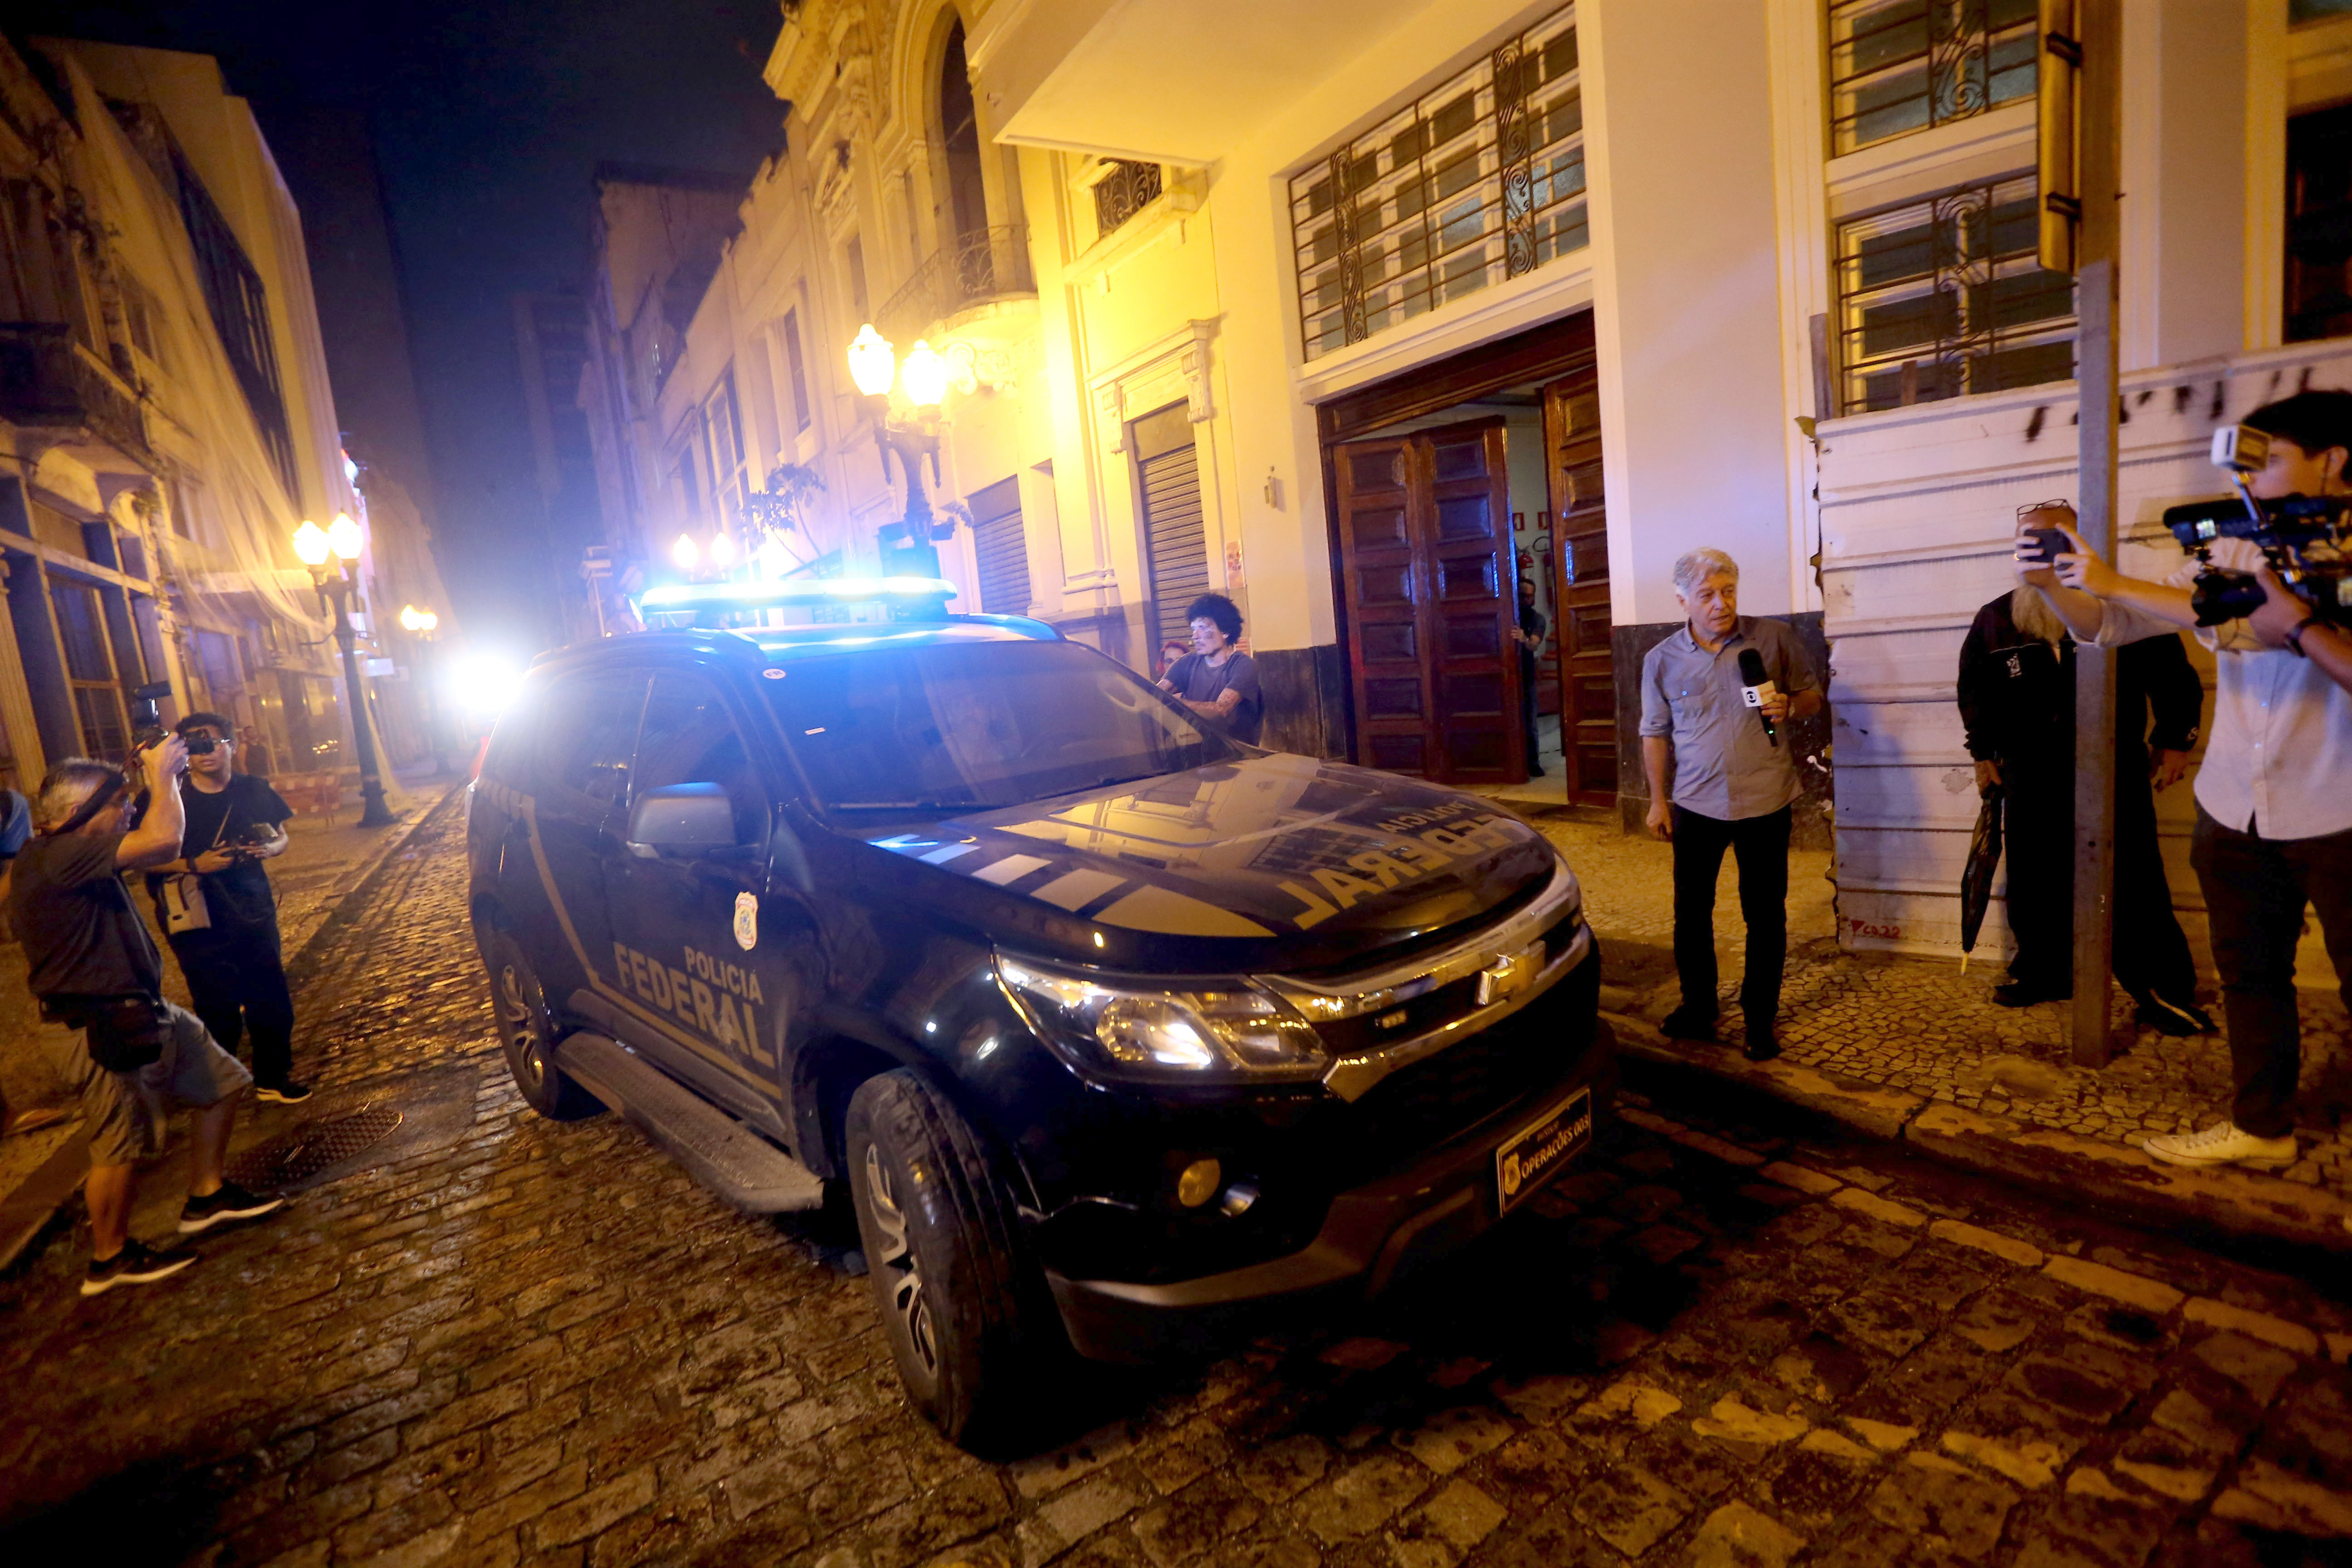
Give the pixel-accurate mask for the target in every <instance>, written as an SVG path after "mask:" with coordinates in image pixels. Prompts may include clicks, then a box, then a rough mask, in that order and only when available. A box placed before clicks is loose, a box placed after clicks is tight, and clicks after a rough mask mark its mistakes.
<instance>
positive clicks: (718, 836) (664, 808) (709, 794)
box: [628, 784, 736, 860]
mask: <svg viewBox="0 0 2352 1568" xmlns="http://www.w3.org/2000/svg"><path fill="white" fill-rule="evenodd" d="M735 844H736V837H735V803H734V802H733V801H732V800H730V799H729V798H728V795H727V791H726V790H725V789H724V788H723V787H721V786H720V785H718V784H664V785H663V786H662V787H661V788H659V789H649V790H647V791H646V792H645V793H644V794H643V795H639V796H638V797H637V798H636V801H635V804H634V805H631V806H630V807H629V837H628V845H629V853H630V854H632V855H635V856H636V857H638V858H641V859H646V860H651V859H654V858H657V857H659V856H663V855H708V854H710V853H711V852H713V851H715V850H720V849H732V848H734V847H735Z"/></svg>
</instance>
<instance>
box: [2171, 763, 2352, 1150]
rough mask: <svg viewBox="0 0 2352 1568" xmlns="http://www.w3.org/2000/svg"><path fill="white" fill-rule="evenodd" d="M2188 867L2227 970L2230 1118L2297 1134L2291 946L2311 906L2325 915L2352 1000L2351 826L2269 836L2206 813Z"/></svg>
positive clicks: (2257, 1131) (2265, 1130)
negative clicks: (2317, 833) (2310, 834)
mask: <svg viewBox="0 0 2352 1568" xmlns="http://www.w3.org/2000/svg"><path fill="white" fill-rule="evenodd" d="M2254 826H2256V827H2260V826H2262V825H2261V824H2260V823H2256V824H2255V825H2254ZM2189 863H2190V864H2191V865H2193V866H2195V867H2196V868H2197V881H2198V884H2199V885H2200V887H2202V888H2203V889H2205V910H2206V918H2207V919H2208V920H2209V921H2210V923H2211V927H2212V936H2213V965H2214V967H2215V968H2217V969H2219V970H2220V971H2221V1009H2222V1014H2223V1016H2224V1017H2225V1019H2226V1020H2227V1022H2228V1025H2229V1030H2230V1065H2231V1069H2232V1072H2233V1076H2234V1077H2235V1078H2236V1079H2237V1100H2236V1103H2235V1105H2234V1106H2233V1107H2232V1109H2231V1115H2230V1120H2231V1121H2234V1122H2236V1123H2237V1124H2238V1130H2239V1131H2242V1132H2251V1133H2252V1134H2253V1135H2254V1136H2256V1137H2257V1138H2284V1137H2285V1136H2286V1135H2287V1134H2288V1133H2290V1132H2292V1131H2294V1086H2295V1079H2297V1078H2298V1077H2299V1076H2300V1075H2301V1073H2302V1071H2303V1033H2302V1026H2301V1024H2300V1022H2299V1021H2298V1020H2297V1018H2296V1016H2295V1005H2294V949H2295V943H2296V942H2299V941H2300V940H2301V939H2302V937H2303V910H2304V905H2305V904H2306V903H2308V904H2310V905H2311V906H2312V907H2313V908H2314V909H2315V910H2318V912H2319V929H2320V932H2321V934H2322V936H2323V937H2324V939H2325V940H2326V943H2327V956H2328V957H2329V958H2330V959H2331V960H2333V961H2334V963H2335V964H2336V975H2337V978H2338V980H2339V982H2340V984H2341V987H2342V992H2343V995H2344V1000H2345V1003H2346V1005H2347V1006H2352V830H2347V831H2345V832H2342V833H2330V834H2327V835H2325V836H2324V837H2317V838H2262V837H2256V836H2255V835H2254V834H2252V833H2241V832H2239V831H2238V830H2237V829H2235V828H2233V827H2224V826H2221V824H2220V823H2219V822H2216V821H2214V820H2213V818H2212V817H2210V816H2207V815H2206V814H2205V812H2204V811H2203V810H2202V809H2200V810H2199V812H2198V813H2197V838H2196V842H2195V844H2194V846H2193V847H2191V850H2190V859H2189Z"/></svg>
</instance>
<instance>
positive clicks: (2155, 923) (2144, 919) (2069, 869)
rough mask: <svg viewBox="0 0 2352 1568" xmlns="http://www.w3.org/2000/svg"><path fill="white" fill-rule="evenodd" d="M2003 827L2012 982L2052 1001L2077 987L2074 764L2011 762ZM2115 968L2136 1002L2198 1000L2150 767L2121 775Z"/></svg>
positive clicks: (2127, 767) (2006, 764)
mask: <svg viewBox="0 0 2352 1568" xmlns="http://www.w3.org/2000/svg"><path fill="white" fill-rule="evenodd" d="M2001 777H2002V779H2003V781H2004V782H2005V784H2006V786H2007V795H2008V801H2007V804H2006V805H2004V807H2003V808H2002V813H2001V826H2002V827H2003V829H2004V831H2005V835H2006V849H2007V853H2008V856H2009V930H2010V934H2011V935H2012V936H2014V937H2016V938H2017V956H2016V957H2015V958H2013V959H2011V961H2010V964H2009V975H2010V978H2011V979H2012V980H2015V981H2018V982H2020V983H2021V984H2025V985H2029V986H2031V987H2032V988H2033V989H2034V990H2036V991H2044V992H2048V993H2049V994H2052V995H2054V996H2064V995H2070V994H2073V992H2074V757H2073V756H2072V755H2071V754H2069V755H2068V756H2067V757H2065V758H2064V759H2063V763H2034V762H2032V761H2030V760H2014V761H2012V760H2006V759H2005V760H2004V761H2003V762H2002V763H2001ZM2115 856H2116V895H2115V903H2114V905H2113V908H2114V911H2115V914H2114V922H2115V948H2114V951H2115V959H2114V964H2115V972H2116V982H2117V984H2121V985H2122V986H2123V988H2124V989H2125V990H2126V991H2127V992H2129V993H2130V994H2131V995H2132V998H2133V1000H2135V1001H2138V1002H2143V1003H2144V1002H2146V1001H2147V1000H2148V999H2149V998H2150V997H2151V996H2162V997H2163V998H2165V1000H2167V1001H2168V1002H2179V1003H2189V1002H2194V1001H2195V1000H2196V999H2197V961H2196V959H2195V958H2194V957H2192V956H2191V955H2190V953H2189V938H2188V937H2187V936H2186V935H2185V934H2183V933H2182V931H2181V930H2180V921H2179V917H2178V916H2176V915H2175V914H2174V913H2173V912H2172V888H2171V884H2170V883H2169V882H2168V880H2167V879H2166V878H2165V875H2164V856H2163V853H2162V852H2161V851H2160V850H2159V849H2158V847H2157V841H2156V793H2155V791H2154V790H2153V789H2152V788H2150V787H2149V784H2148V782H2147V759H2146V757H2145V756H2144V755H2143V756H2141V757H2139V758H2137V759H2134V758H2130V757H2125V758H2122V759H2119V760H2118V762H2117V763H2116V847H2115Z"/></svg>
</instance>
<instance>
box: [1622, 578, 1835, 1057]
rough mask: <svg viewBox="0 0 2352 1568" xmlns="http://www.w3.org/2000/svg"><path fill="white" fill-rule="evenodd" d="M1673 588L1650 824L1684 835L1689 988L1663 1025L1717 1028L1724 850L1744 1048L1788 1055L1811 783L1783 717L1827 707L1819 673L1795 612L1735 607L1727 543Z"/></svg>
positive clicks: (1661, 653)
mask: <svg viewBox="0 0 2352 1568" xmlns="http://www.w3.org/2000/svg"><path fill="white" fill-rule="evenodd" d="M1675 600H1676V602H1678V603H1679V604H1680V605H1682V607H1683V611H1684V614H1685V616H1688V617H1689V618H1688V620H1687V621H1686V622H1685V624H1684V625H1683V626H1678V627H1676V628H1675V631H1674V632H1672V633H1671V634H1669V635H1668V636H1667V637H1666V638H1665V640H1664V641H1663V642H1661V643H1659V644H1658V645H1657V646H1656V647H1654V648H1652V649H1651V650H1650V651H1649V654H1648V656H1647V657H1646V658H1643V660H1642V771H1643V773H1645V774H1647V775H1648V778H1649V781H1650V810H1649V817H1648V822H1649V828H1650V831H1651V832H1652V833H1653V834H1654V835H1655V836H1656V837H1660V838H1664V839H1667V840H1670V841H1671V842H1672V843H1673V845H1674V847H1675V973H1676V974H1677V975H1678V976H1679V977H1680V979H1681V981H1682V992H1683V999H1682V1005H1680V1006H1678V1007H1676V1008H1675V1010H1674V1011H1673V1012H1671V1013H1669V1014H1667V1015H1666V1018H1665V1025H1664V1027H1665V1032H1666V1033H1667V1034H1668V1035H1670V1036H1673V1037H1675V1038H1676V1039H1683V1040H1711V1039H1713V1038H1714V1037H1715V1024H1716V1018H1717V1014H1718V1012H1719V1011H1720V1008H1719V1005H1718V1003H1717V998H1716V963H1715V882H1716V878H1717V874H1718V873H1720V872H1721V870H1722V869H1723V852H1724V851H1725V850H1726V849H1728V850H1730V851H1731V852H1732V853H1733V854H1734V855H1735V856H1737V857H1738V861H1739V912H1740V914H1741V916H1742V917H1743V918H1744V919H1745V920H1746V921H1747V922H1748V963H1747V972H1746V973H1745V974H1744V975H1743V976H1742V977H1741V979H1740V985H1739V1007H1740V1012H1741V1013H1742V1015H1744V1016H1745V1019H1746V1023H1747V1032H1748V1049H1747V1055H1748V1060H1750V1061H1759V1062H1760V1061H1767V1060H1769V1059H1770V1058H1773V1057H1776V1056H1778V1055H1780V1041H1779V1040H1778V1038H1777V1037H1775V1036H1774V1034H1773V1032H1772V1021H1773V1017H1774V1015H1776V1014H1778V1013H1779V1012H1780V972H1781V970H1782V968H1783V967H1784V966H1785V964H1786V963H1787V961H1788V949H1789V911H1788V900H1789V824H1790V806H1791V805H1793V804H1794V803H1795V801H1796V799H1797V797H1798V796H1799V795H1801V794H1802V793H1803V792H1802V790H1801V787H1800V786H1799V784H1798V783H1797V768H1796V763H1795V761H1794V759H1793V757H1792V755H1791V753H1792V752H1793V751H1794V749H1795V748H1794V744H1793V742H1791V741H1790V738H1789V737H1788V736H1786V735H1785V734H1783V733H1781V732H1780V727H1781V726H1782V725H1784V724H1786V723H1787V722H1788V721H1790V720H1791V719H1802V718H1806V717H1808V716H1810V715H1811V714H1814V713H1818V712H1820V711H1821V710H1822V689H1821V682H1820V680H1819V679H1816V678H1815V677H1814V674H1813V670H1812V664H1811V660H1809V659H1808V658H1806V657H1805V650H1804V647H1803V646H1802V645H1801V644H1800V643H1799V642H1798V640H1797V634H1796V632H1795V631H1794V630H1793V629H1792V628H1791V627H1790V626H1789V624H1788V623H1787V622H1786V621H1779V620H1768V619H1764V618H1761V617H1759V616H1743V615H1741V614H1740V613H1739V567H1738V564H1737V563H1735V562H1733V560H1732V559H1731V557H1730V556H1728V555H1726V554H1725V553H1724V552H1722V551H1720V550H1708V549H1699V550H1694V551H1691V552H1689V553H1688V554H1686V555H1685V556H1683V558H1682V559H1681V560H1679V561H1676V562H1675ZM1743 667H1745V668H1746V673H1745V674H1743ZM1759 667H1760V668H1759ZM1759 674H1760V675H1761V676H1762V677H1763V679H1761V680H1758V679H1752V678H1753V677H1754V676H1757V675H1759Z"/></svg>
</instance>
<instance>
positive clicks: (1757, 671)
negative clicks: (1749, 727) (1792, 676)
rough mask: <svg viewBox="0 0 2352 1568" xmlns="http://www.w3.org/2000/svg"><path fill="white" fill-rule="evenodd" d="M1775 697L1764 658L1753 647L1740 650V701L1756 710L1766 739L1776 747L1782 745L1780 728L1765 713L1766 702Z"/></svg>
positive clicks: (1770, 716)
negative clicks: (1765, 669)
mask: <svg viewBox="0 0 2352 1568" xmlns="http://www.w3.org/2000/svg"><path fill="white" fill-rule="evenodd" d="M1772 695H1773V687H1772V678H1771V677H1770V676H1769V675H1767V674H1766V673H1765V672H1764V656H1763V655H1762V654H1760V653H1759V652H1757V651H1756V650H1755V649H1754V648H1752V647H1744V648H1741V649H1740V650H1739V700H1741V701H1742V702H1745V703H1746V704H1748V707H1750V708H1753V709H1755V710H1756V717H1757V720H1758V721H1759V722H1760V723H1762V725H1763V726H1764V738H1765V739H1766V740H1768V741H1769V742H1772V743H1773V744H1774V745H1776V746H1777V745H1779V744H1780V726H1779V725H1777V724H1775V723H1773V722H1772V715H1770V714H1769V713H1767V712H1765V711H1764V702H1765V700H1766V699H1767V698H1769V697H1771V696H1772Z"/></svg>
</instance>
